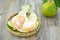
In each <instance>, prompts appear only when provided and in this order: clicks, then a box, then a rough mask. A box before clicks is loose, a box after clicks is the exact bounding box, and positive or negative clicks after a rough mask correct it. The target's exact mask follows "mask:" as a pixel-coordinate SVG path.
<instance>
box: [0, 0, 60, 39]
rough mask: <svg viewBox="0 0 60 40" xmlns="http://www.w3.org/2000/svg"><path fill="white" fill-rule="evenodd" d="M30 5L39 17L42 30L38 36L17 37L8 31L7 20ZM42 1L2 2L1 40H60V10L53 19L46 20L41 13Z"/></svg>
mask: <svg viewBox="0 0 60 40" xmlns="http://www.w3.org/2000/svg"><path fill="white" fill-rule="evenodd" d="M25 3H30V4H31V5H33V6H32V8H33V9H32V11H35V12H36V14H37V15H38V17H39V19H40V22H41V28H40V30H39V32H38V33H37V34H36V35H33V36H30V37H25V38H22V37H17V36H15V35H12V34H11V33H10V32H9V31H8V30H7V29H6V21H7V18H8V17H9V16H10V15H12V14H13V13H15V12H19V11H20V10H21V6H22V5H23V4H25ZM41 4H42V1H41V0H0V40H60V9H58V14H57V15H56V16H55V17H53V18H46V17H44V16H43V15H42V13H41Z"/></svg>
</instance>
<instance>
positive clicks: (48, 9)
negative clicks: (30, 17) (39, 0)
mask: <svg viewBox="0 0 60 40" xmlns="http://www.w3.org/2000/svg"><path fill="white" fill-rule="evenodd" d="M41 11H42V14H43V15H44V16H47V17H53V16H55V15H56V14H57V7H56V5H55V4H54V3H53V2H51V1H48V2H46V3H44V4H42V7H41Z"/></svg>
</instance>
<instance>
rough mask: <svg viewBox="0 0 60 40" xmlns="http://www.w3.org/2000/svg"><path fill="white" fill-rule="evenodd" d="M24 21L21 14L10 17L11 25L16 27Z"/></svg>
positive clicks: (18, 27) (20, 25)
mask: <svg viewBox="0 0 60 40" xmlns="http://www.w3.org/2000/svg"><path fill="white" fill-rule="evenodd" d="M24 22H25V18H24V17H23V16H20V15H16V16H15V17H14V18H13V19H12V25H13V26H14V27H15V28H17V29H20V28H21V27H22V25H23V23H24Z"/></svg>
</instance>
